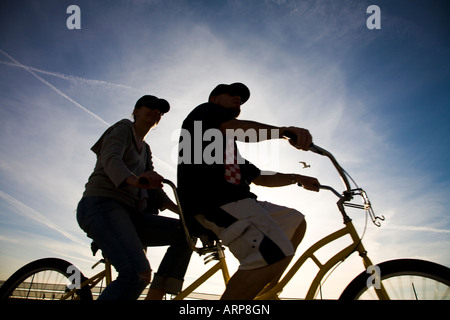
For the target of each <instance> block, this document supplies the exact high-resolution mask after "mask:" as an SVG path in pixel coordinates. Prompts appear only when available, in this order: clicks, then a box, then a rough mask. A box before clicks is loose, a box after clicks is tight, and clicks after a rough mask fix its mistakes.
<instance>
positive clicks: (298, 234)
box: [259, 220, 306, 294]
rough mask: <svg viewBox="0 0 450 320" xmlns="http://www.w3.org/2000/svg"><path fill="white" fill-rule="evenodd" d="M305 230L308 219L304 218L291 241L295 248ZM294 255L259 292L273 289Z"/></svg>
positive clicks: (288, 258)
mask: <svg viewBox="0 0 450 320" xmlns="http://www.w3.org/2000/svg"><path fill="white" fill-rule="evenodd" d="M305 232H306V220H303V221H302V223H301V224H300V225H299V226H298V228H297V230H296V231H295V233H294V235H293V236H292V239H291V242H292V245H293V246H294V248H295V249H297V247H298V246H299V244H300V242H302V240H303V237H304V236H305ZM292 258H293V256H290V257H287V259H285V260H286V263H285V266H284V268H281V267H280V269H281V272H279V273H278V274H276V275H275V276H274V278H273V279H272V280H271V281H270V283H269V284H268V285H266V286H265V287H264V288H263V289H262V291H260V292H259V294H263V293H265V292H267V291H269V290H270V289H272V288H273V287H274V286H275V285H276V284H277V283H278V281H279V280H280V278H281V276H282V275H283V272H284V271H285V270H286V268H287V267H288V265H289V263H290V262H291V260H292Z"/></svg>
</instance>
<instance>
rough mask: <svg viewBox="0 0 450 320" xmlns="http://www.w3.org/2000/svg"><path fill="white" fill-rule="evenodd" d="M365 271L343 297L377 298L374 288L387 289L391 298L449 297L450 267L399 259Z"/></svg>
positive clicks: (446, 298) (351, 284)
mask: <svg viewBox="0 0 450 320" xmlns="http://www.w3.org/2000/svg"><path fill="white" fill-rule="evenodd" d="M372 270H375V272H374V273H372V272H369V273H367V272H362V273H361V274H360V275H358V276H357V277H356V278H355V279H354V280H353V281H352V282H351V283H350V284H349V285H348V286H347V288H345V290H344V291H343V292H342V294H341V296H340V299H343V300H357V299H361V300H364V299H378V295H377V294H376V291H375V288H384V289H385V292H386V293H387V296H388V297H386V298H388V299H392V300H450V269H449V268H447V267H444V266H442V265H439V264H436V263H434V262H429V261H423V260H416V259H399V260H391V261H386V262H383V263H380V264H379V265H377V266H374V268H373V269H372Z"/></svg>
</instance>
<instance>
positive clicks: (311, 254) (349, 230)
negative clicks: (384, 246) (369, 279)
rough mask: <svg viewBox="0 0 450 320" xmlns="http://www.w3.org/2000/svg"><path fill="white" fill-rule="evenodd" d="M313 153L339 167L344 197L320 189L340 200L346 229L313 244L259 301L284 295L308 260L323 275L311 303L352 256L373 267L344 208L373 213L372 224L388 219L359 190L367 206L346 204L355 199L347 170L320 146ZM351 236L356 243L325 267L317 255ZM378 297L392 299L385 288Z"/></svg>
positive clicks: (313, 288) (312, 290) (312, 288)
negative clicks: (331, 274) (330, 275)
mask: <svg viewBox="0 0 450 320" xmlns="http://www.w3.org/2000/svg"><path fill="white" fill-rule="evenodd" d="M310 150H311V151H313V152H315V153H318V154H320V155H323V156H327V157H328V158H329V159H330V160H331V162H332V163H333V165H334V166H335V168H336V170H337V171H338V173H339V175H340V177H341V179H342V181H343V183H344V185H345V188H346V190H345V191H344V192H343V193H342V195H341V194H339V193H338V192H337V191H336V190H335V189H333V188H332V187H329V186H320V189H325V190H329V191H331V192H333V193H334V194H335V195H336V196H337V197H338V198H339V200H338V202H337V206H338V208H339V211H340V212H341V214H342V217H343V219H344V225H345V226H344V228H342V229H340V230H338V231H336V232H334V233H332V234H330V235H328V236H326V237H324V238H323V239H321V240H319V241H317V242H316V243H315V244H313V245H312V246H311V247H310V248H309V249H308V250H306V251H305V252H304V253H303V254H302V255H301V256H300V258H298V260H297V261H296V262H295V263H294V265H293V266H292V267H291V268H290V269H289V271H288V272H287V273H286V274H285V276H284V277H283V278H282V279H281V280H280V281H279V282H278V283H277V284H276V285H275V286H274V287H273V288H272V289H270V290H269V291H267V292H266V293H264V294H261V295H260V296H258V297H256V299H257V300H267V299H273V298H276V297H277V296H278V294H279V293H280V292H281V291H282V289H283V288H284V287H285V286H286V285H287V283H289V281H290V280H291V279H292V277H293V276H294V275H295V273H296V272H297V271H298V270H299V269H300V268H301V266H302V265H303V264H304V263H305V262H306V261H307V260H308V259H311V260H312V261H313V262H314V263H315V264H316V265H317V266H318V267H319V271H318V273H317V274H316V276H315V277H314V279H313V281H312V283H311V286H310V287H309V290H308V292H307V294H306V297H305V299H306V300H311V299H314V296H315V294H316V292H317V289H318V288H319V285H320V283H321V281H322V279H323V277H324V276H325V275H326V274H327V273H328V272H329V271H330V270H331V269H332V268H333V267H334V266H335V265H336V264H338V263H339V262H340V261H344V260H345V259H347V257H348V256H350V255H351V254H352V253H353V252H358V253H359V255H360V256H361V258H362V260H363V264H364V267H365V269H367V268H368V267H369V266H371V265H373V263H372V261H371V260H370V258H369V257H368V255H367V251H366V249H365V248H364V245H363V244H362V241H361V238H360V237H359V235H358V233H357V231H356V229H355V227H354V225H353V223H352V220H351V219H350V218H349V217H348V215H347V213H346V212H345V208H344V206H346V205H347V206H350V207H354V208H359V209H366V210H370V212H371V218H372V222H373V223H374V224H375V225H377V226H379V224H377V220H378V219H380V220H384V217H377V216H375V215H374V214H373V211H371V207H370V202H369V201H368V199H367V196H366V194H365V192H364V191H363V190H361V189H357V190H356V191H360V192H361V195H362V196H363V198H364V200H365V205H364V206H361V205H354V204H350V205H349V204H346V202H347V201H350V200H351V199H352V197H353V194H354V190H351V187H350V183H349V181H348V178H347V175H346V173H345V171H344V170H343V168H342V167H341V166H340V165H339V163H338V162H337V161H336V159H335V158H334V156H333V155H332V154H331V153H330V152H328V151H326V150H325V149H322V148H320V147H318V146H315V145H312V146H311V148H310ZM346 235H349V236H350V237H351V239H352V243H351V244H350V245H349V246H347V247H346V248H344V249H342V250H341V251H340V252H338V253H337V254H335V255H334V256H333V257H331V258H330V259H329V260H328V261H327V262H325V263H324V264H322V263H321V262H320V261H319V259H318V258H317V257H316V256H315V253H316V252H317V251H318V250H319V249H321V248H322V247H324V246H326V245H328V244H330V243H332V242H334V241H336V240H338V239H340V238H342V237H344V236H346ZM375 291H376V294H377V295H378V297H379V298H380V299H388V298H389V297H388V295H387V293H386V290H385V289H384V287H383V286H382V285H381V287H380V288H379V289H376V290H375Z"/></svg>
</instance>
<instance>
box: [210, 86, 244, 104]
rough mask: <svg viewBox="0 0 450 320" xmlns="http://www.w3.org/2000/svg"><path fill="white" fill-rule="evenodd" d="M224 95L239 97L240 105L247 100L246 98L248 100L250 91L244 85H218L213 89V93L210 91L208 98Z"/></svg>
mask: <svg viewBox="0 0 450 320" xmlns="http://www.w3.org/2000/svg"><path fill="white" fill-rule="evenodd" d="M224 93H228V94H231V95H237V96H240V97H241V103H242V104H244V103H245V102H246V101H247V100H248V98H250V90H249V89H248V88H247V86H246V85H245V84H243V83H240V82H235V83H232V84H219V85H218V86H217V87H215V88H214V90H213V91H211V93H210V94H209V98H211V97H214V96H218V95H221V94H224Z"/></svg>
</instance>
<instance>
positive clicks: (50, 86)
mask: <svg viewBox="0 0 450 320" xmlns="http://www.w3.org/2000/svg"><path fill="white" fill-rule="evenodd" d="M0 52H1V53H2V54H3V55H4V56H6V57H7V58H9V59H10V60H11V61H12V62H14V63H11V64H10V63H7V62H1V63H3V64H8V65H11V66H15V67H19V68H22V69H24V70H26V71H27V72H29V73H30V74H31V75H33V76H34V77H35V78H36V79H38V80H39V81H41V82H42V83H44V84H45V85H47V86H48V87H49V88H51V89H52V90H53V91H55V92H56V93H58V94H59V95H61V96H62V97H64V98H65V99H67V100H68V101H70V102H72V103H73V104H74V105H76V106H77V107H78V108H80V109H82V110H84V111H86V112H87V113H88V114H90V115H91V116H93V117H94V118H96V119H97V120H99V121H100V122H101V123H103V124H105V125H107V126H108V127H109V126H111V124H110V123H108V122H107V121H105V120H103V119H102V118H101V117H100V116H99V115H97V114H95V113H94V112H92V111H91V110H89V109H88V108H86V107H84V106H82V105H81V104H79V103H78V102H77V101H75V100H74V99H72V98H71V97H69V96H68V95H66V94H65V93H64V92H62V91H61V90H59V89H58V88H56V87H55V86H54V85H52V84H51V83H50V82H48V81H46V80H45V79H43V78H42V77H40V76H39V75H38V74H36V72H39V73H43V74H47V75H51V76H55V77H59V78H63V79H67V80H76V81H83V82H94V83H96V84H106V85H109V86H116V87H122V88H126V89H133V90H137V89H134V88H131V87H129V86H125V85H121V84H113V83H110V82H106V81H101V80H90V79H84V78H80V77H74V76H68V75H63V74H61V73H57V72H50V71H45V70H40V69H37V68H33V67H29V66H26V65H24V64H22V63H20V62H19V61H17V60H16V59H15V58H13V57H12V56H10V55H9V54H8V53H6V52H5V51H3V50H1V49H0ZM137 91H139V90H137ZM153 159H154V160H155V161H158V162H159V163H160V164H162V165H163V166H164V167H166V168H167V169H169V170H170V171H172V172H175V169H174V168H173V167H172V166H171V165H170V164H168V163H167V162H165V161H163V160H161V159H160V158H158V157H156V156H154V155H153Z"/></svg>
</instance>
